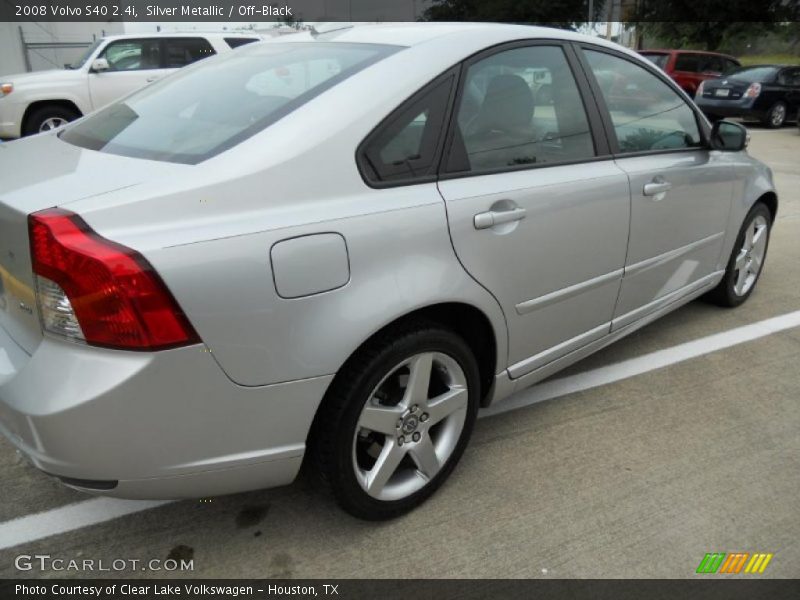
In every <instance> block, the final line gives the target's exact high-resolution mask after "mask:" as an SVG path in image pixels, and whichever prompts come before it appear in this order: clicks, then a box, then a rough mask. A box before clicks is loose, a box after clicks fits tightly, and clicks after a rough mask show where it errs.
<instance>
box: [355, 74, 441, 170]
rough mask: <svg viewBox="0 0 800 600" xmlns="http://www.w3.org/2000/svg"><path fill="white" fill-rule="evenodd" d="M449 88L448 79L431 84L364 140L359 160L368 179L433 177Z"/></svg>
mask: <svg viewBox="0 0 800 600" xmlns="http://www.w3.org/2000/svg"><path fill="white" fill-rule="evenodd" d="M453 85H454V77H452V76H451V77H446V78H444V79H443V80H441V81H438V82H435V83H433V84H431V85H430V86H429V87H428V88H427V89H424V90H423V91H422V92H421V93H419V94H417V96H416V97H415V98H413V99H412V100H411V102H410V103H407V104H406V105H404V106H402V107H401V108H400V109H399V110H398V111H397V112H396V113H395V114H393V115H391V116H390V117H389V118H388V119H386V121H384V122H383V123H382V124H381V125H380V126H379V127H378V129H377V130H376V131H375V132H374V133H372V134H371V135H370V136H369V138H367V141H366V142H365V144H364V149H363V151H362V155H361V156H362V157H363V158H362V165H363V166H365V167H366V171H367V172H368V179H372V180H374V181H382V182H383V181H393V180H413V179H423V178H425V177H428V176H431V175H434V174H435V173H436V167H437V164H436V156H437V153H438V149H439V146H440V145H441V141H442V135H443V130H444V126H445V116H446V114H447V107H448V104H449V101H450V95H451V92H452V88H453Z"/></svg>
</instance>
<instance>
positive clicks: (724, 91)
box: [714, 89, 731, 98]
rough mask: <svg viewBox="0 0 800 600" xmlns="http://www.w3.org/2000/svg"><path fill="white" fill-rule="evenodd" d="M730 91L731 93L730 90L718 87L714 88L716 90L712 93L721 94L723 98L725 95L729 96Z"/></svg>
mask: <svg viewBox="0 0 800 600" xmlns="http://www.w3.org/2000/svg"><path fill="white" fill-rule="evenodd" d="M730 93H731V91H730V90H725V89H718V90H716V91H715V92H714V95H715V96H722V97H723V98H725V97H727V96H729V95H730Z"/></svg>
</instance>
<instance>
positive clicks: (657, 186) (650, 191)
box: [642, 177, 672, 196]
mask: <svg viewBox="0 0 800 600" xmlns="http://www.w3.org/2000/svg"><path fill="white" fill-rule="evenodd" d="M671 189H672V184H671V183H670V182H669V181H664V178H663V177H654V178H653V181H651V182H650V183H645V184H644V189H643V190H642V193H643V194H644V195H645V196H658V195H659V194H665V193H667V192H668V191H670V190H671Z"/></svg>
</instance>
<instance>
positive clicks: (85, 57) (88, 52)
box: [67, 40, 103, 69]
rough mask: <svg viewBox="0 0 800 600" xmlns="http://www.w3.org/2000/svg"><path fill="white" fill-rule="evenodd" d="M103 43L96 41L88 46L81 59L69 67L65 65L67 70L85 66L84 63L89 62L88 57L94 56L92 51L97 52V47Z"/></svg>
mask: <svg viewBox="0 0 800 600" xmlns="http://www.w3.org/2000/svg"><path fill="white" fill-rule="evenodd" d="M102 43H103V40H97V41H95V43H94V44H92V45H91V46H89V47H88V48H87V49H86V51H85V52H84V53H83V54H81V57H80V58H79V59H78V60H76V61H75V62H74V63H72V64H71V65H67V68H68V69H80V68H81V67H82V66H83V65H85V64H86V61H87V60H89V57H90V56H91V55H92V54H94V51H95V50H97V47H98V46H99V45H100V44H102Z"/></svg>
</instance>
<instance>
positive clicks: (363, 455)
mask: <svg viewBox="0 0 800 600" xmlns="http://www.w3.org/2000/svg"><path fill="white" fill-rule="evenodd" d="M426 378H427V383H425V382H426ZM404 382H405V383H404ZM413 382H420V383H418V385H416V386H415V385H414V383H413ZM479 387H480V378H479V371H478V364H477V362H476V360H475V357H474V356H473V354H472V352H471V351H470V349H469V346H467V344H466V342H464V340H463V339H461V338H460V337H459V336H457V335H456V334H454V333H453V332H451V331H448V330H446V329H443V328H442V327H441V326H439V325H438V324H436V323H431V322H426V321H425V322H423V321H417V322H415V323H410V324H406V325H404V326H402V327H398V328H391V329H389V330H387V331H386V332H384V333H382V334H380V335H379V336H377V337H376V338H374V339H373V340H370V341H369V342H367V344H366V345H365V346H364V347H362V348H361V349H360V350H359V351H358V352H357V353H356V354H355V355H354V356H353V357H351V358H350V359H349V360H348V361H347V363H346V364H345V365H344V366H343V367H342V369H341V370H340V371H339V373H338V374H337V375H336V378H335V380H334V382H333V384H332V385H331V388H330V389H329V390H328V393H327V394H326V396H325V398H324V399H323V402H322V405H321V407H320V409H319V411H318V413H317V416H316V417H315V419H314V424H313V426H312V429H311V434H310V435H309V444H308V445H309V457H308V458H309V460H310V462H311V466H312V467H313V468H314V469H315V470H316V471H317V472H318V474H319V475H321V478H322V480H323V481H324V482H325V483H327V484H328V486H329V487H330V489H331V491H332V493H333V495H334V497H335V499H336V501H337V502H338V504H339V505H340V506H341V507H342V508H343V509H344V510H346V511H347V512H348V513H350V514H351V515H353V516H355V517H358V518H360V519H365V520H370V521H376V520H384V519H391V518H394V517H397V516H399V515H402V514H403V513H406V512H408V511H410V510H412V509H413V508H416V507H417V506H419V505H420V504H422V503H423V502H424V501H425V500H427V499H428V498H429V497H430V496H431V495H432V494H433V493H434V492H435V491H436V490H437V489H438V488H439V486H440V485H442V483H444V481H445V480H446V479H447V477H448V476H449V475H450V473H451V472H452V471H453V469H454V468H455V466H456V464H457V463H458V460H459V458H460V457H461V455H462V454H463V452H464V448H465V447H466V445H467V442H468V441H469V438H470V434H471V432H472V428H473V425H474V423H475V419H476V416H477V412H478V401H479ZM429 400H430V402H429ZM401 438H403V439H402V440H401Z"/></svg>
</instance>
